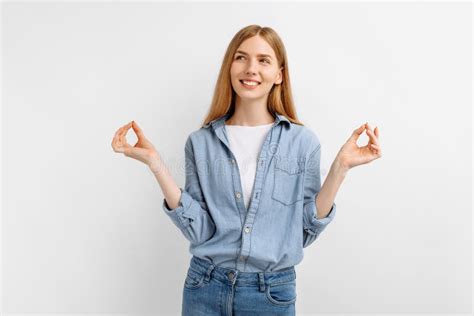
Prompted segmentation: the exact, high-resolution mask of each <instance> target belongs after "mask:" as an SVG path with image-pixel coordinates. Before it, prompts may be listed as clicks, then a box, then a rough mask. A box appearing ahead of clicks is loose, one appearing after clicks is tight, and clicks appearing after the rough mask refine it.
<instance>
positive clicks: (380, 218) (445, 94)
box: [1, 2, 472, 315]
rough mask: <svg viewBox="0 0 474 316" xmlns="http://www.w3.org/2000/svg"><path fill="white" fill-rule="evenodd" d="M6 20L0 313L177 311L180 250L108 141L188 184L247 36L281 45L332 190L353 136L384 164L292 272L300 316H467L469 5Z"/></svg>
mask: <svg viewBox="0 0 474 316" xmlns="http://www.w3.org/2000/svg"><path fill="white" fill-rule="evenodd" d="M2 9H3V10H2V32H3V33H2V34H3V38H2V75H3V78H2V83H3V85H2V93H3V94H2V97H3V98H2V103H3V116H2V118H3V120H2V136H3V138H2V145H3V146H2V150H3V156H2V162H3V164H2V187H3V191H2V196H3V205H2V210H3V212H2V282H1V284H2V289H1V290H2V303H3V306H2V311H3V312H5V313H20V312H21V313H26V312H31V313H53V312H58V313H86V312H88V313H129V314H133V315H137V314H141V313H154V314H157V315H166V314H170V315H177V314H179V313H180V310H181V295H182V287H183V282H184V278H185V273H186V269H187V267H188V264H189V259H190V254H189V253H188V243H187V240H186V239H185V238H184V236H183V235H182V234H181V232H180V231H179V230H178V229H177V228H176V227H175V226H173V224H172V222H171V221H170V220H169V218H168V217H167V216H166V215H165V214H164V213H163V210H162V208H161V204H162V201H163V195H162V193H161V189H160V187H159V185H158V183H157V181H156V180H155V178H154V177H153V175H152V174H151V172H150V171H149V170H148V169H147V167H146V166H145V165H144V164H142V163H141V162H139V161H136V160H132V159H130V158H127V157H125V156H123V155H121V154H117V153H115V152H113V150H112V148H111V145H110V143H111V141H112V138H113V136H114V133H115V131H116V130H117V129H118V128H119V127H120V126H121V125H124V124H126V123H127V122H129V121H131V120H135V121H136V122H137V123H138V124H139V125H140V126H141V127H142V129H143V130H144V132H145V135H147V137H148V138H150V139H151V140H152V142H153V144H154V145H155V147H157V149H158V151H159V152H160V154H161V155H162V156H163V157H164V159H165V161H166V162H167V164H168V166H169V168H170V169H171V171H172V173H173V175H174V177H175V179H176V181H177V183H178V184H179V185H180V186H183V185H184V142H185V140H186V137H187V136H188V135H189V133H191V132H192V131H194V130H196V129H198V128H199V127H200V124H201V123H202V121H203V119H204V115H205V114H206V113H207V110H208V108H209V105H210V101H211V98H212V92H213V89H214V85H215V83H216V79H217V74H218V71H219V69H220V65H221V62H222V58H223V55H224V52H225V49H226V47H227V45H228V43H229V42H230V40H231V38H232V36H233V35H234V34H235V33H236V32H237V31H238V30H239V29H241V28H242V27H244V26H247V25H249V24H259V25H262V26H270V27H272V28H274V29H275V30H276V31H277V32H278V33H279V35H280V36H281V38H282V39H283V41H284V43H285V45H286V50H287V53H288V58H289V70H290V75H291V83H292V88H293V93H294V97H295V101H296V105H297V112H298V117H299V118H300V119H301V120H302V121H303V122H304V123H305V125H306V126H308V127H310V128H311V129H312V130H313V131H314V132H315V133H316V134H317V135H318V136H319V138H320V139H321V143H322V166H321V168H322V176H323V180H324V178H325V177H326V175H327V172H328V170H329V167H330V165H331V163H332V161H333V159H334V157H335V155H336V154H337V152H338V150H339V148H340V147H341V146H342V145H343V144H344V142H345V141H346V140H347V138H348V137H349V136H350V134H351V133H352V131H353V129H355V128H357V127H358V126H359V125H361V124H362V123H365V122H369V124H371V126H372V128H373V127H375V126H378V127H379V129H380V142H381V146H382V150H383V156H382V158H380V159H377V160H375V161H373V162H372V163H370V164H367V165H362V166H358V167H356V168H354V169H352V170H350V171H349V173H348V175H347V177H346V179H345V180H344V182H343V184H342V186H341V188H340V190H339V192H338V194H337V197H336V203H337V206H338V215H337V216H336V218H335V220H334V221H333V222H332V223H331V224H330V225H329V226H328V227H327V229H326V230H325V232H324V233H323V234H321V236H320V237H319V238H318V241H317V242H316V243H314V244H313V245H312V246H310V247H309V248H306V249H305V257H304V260H303V262H302V263H301V264H299V265H298V266H297V267H296V269H297V293H298V300H297V305H296V310H297V314H298V315H302V314H308V315H309V314H320V313H336V312H337V313H347V314H350V313H363V314H365V313H375V312H377V313H441V314H444V313H469V312H471V311H472V306H471V298H472V287H471V286H472V283H471V282H472V271H471V268H472V257H471V253H472V252H471V251H472V238H471V237H472V235H471V228H472V227H471V225H472V217H471V216H472V213H471V212H472V209H471V206H472V204H471V192H472V191H471V190H472V184H471V179H472V178H471V154H472V152H471V148H472V147H471V146H472V137H471V136H472V134H471V133H472V125H471V102H472V99H471V85H472V76H471V65H472V61H471V55H472V48H471V40H472V39H471V35H472V33H471V32H472V31H471V18H472V13H471V5H470V4H469V3H459V4H443V3H431V4H429V3H398V4H393V3H365V4H364V3H299V4H288V3H268V2H267V3H261V4H251V3H225V4H224V3H222V4H218V3H207V4H199V3H193V4H191V3H181V4H171V3H148V4H145V3H119V2H116V3H113V2H109V3H106V2H102V3H100V2H97V3H48V4H46V3H16V4H14V3H3V5H2ZM367 140H368V137H367V136H366V135H363V136H362V137H361V138H360V141H359V145H365V144H366V143H367ZM128 141H129V143H130V144H132V145H133V144H134V143H135V141H136V137H135V135H133V132H132V130H130V131H129V135H128Z"/></svg>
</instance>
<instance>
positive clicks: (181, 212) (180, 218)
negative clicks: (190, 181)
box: [162, 188, 196, 228]
mask: <svg viewBox="0 0 474 316" xmlns="http://www.w3.org/2000/svg"><path fill="white" fill-rule="evenodd" d="M179 189H180V190H181V197H180V198H179V201H178V207H176V208H174V209H171V208H170V207H169V206H168V203H166V199H163V204H162V208H163V210H164V211H165V213H166V214H167V215H168V216H169V217H170V218H171V220H172V221H173V222H174V223H175V224H176V225H177V226H178V227H181V228H186V227H188V226H189V224H190V223H191V222H192V221H194V220H195V219H196V216H195V215H194V214H192V209H193V208H192V207H191V205H192V203H193V202H194V200H193V198H192V197H191V196H190V195H189V193H188V192H186V191H185V190H184V189H183V188H179Z"/></svg>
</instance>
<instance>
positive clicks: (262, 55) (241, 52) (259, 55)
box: [235, 50, 273, 59]
mask: <svg viewBox="0 0 474 316" xmlns="http://www.w3.org/2000/svg"><path fill="white" fill-rule="evenodd" d="M235 53H236V54H237V53H240V54H244V55H246V56H248V55H249V54H247V53H246V52H243V51H241V50H238V51H236V52H235ZM257 56H258V57H268V58H270V59H273V58H272V56H270V55H267V54H257Z"/></svg>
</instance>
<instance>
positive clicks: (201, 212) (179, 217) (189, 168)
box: [162, 137, 216, 245]
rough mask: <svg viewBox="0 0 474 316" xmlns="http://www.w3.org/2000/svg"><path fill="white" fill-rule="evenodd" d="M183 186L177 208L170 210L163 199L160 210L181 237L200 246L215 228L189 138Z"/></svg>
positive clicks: (186, 148)
mask: <svg viewBox="0 0 474 316" xmlns="http://www.w3.org/2000/svg"><path fill="white" fill-rule="evenodd" d="M184 152H185V170H186V174H185V185H184V188H182V187H180V188H179V189H180V191H181V197H180V199H179V203H178V206H177V207H176V208H174V209H171V208H170V207H169V205H168V203H167V202H166V199H163V204H162V208H163V210H164V212H165V213H166V214H167V215H168V216H169V217H170V218H171V220H172V221H173V223H174V224H175V225H176V226H177V227H178V228H179V229H180V230H181V231H182V233H183V235H184V236H185V237H186V239H188V240H189V241H190V242H191V243H192V244H193V245H197V244H201V243H203V242H205V241H207V240H209V239H210V238H211V237H212V235H214V232H215V229H216V226H215V223H214V221H213V219H212V217H211V215H210V213H209V209H208V208H207V204H206V201H205V199H204V196H203V193H202V190H201V185H200V183H199V177H198V172H197V168H196V162H195V158H194V151H193V148H192V143H191V138H190V137H188V139H187V141H186V145H185V150H184Z"/></svg>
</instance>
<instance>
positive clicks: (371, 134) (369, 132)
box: [367, 129, 379, 145]
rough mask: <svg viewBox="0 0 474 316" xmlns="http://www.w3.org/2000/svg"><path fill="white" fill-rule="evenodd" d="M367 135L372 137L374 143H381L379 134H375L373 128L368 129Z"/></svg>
mask: <svg viewBox="0 0 474 316" xmlns="http://www.w3.org/2000/svg"><path fill="white" fill-rule="evenodd" d="M367 135H368V136H369V138H370V141H371V142H372V144H375V145H379V141H378V139H377V136H375V134H374V132H373V131H372V130H371V129H367Z"/></svg>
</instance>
